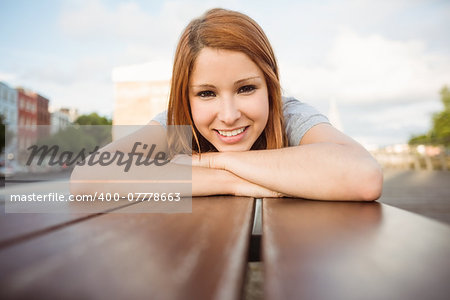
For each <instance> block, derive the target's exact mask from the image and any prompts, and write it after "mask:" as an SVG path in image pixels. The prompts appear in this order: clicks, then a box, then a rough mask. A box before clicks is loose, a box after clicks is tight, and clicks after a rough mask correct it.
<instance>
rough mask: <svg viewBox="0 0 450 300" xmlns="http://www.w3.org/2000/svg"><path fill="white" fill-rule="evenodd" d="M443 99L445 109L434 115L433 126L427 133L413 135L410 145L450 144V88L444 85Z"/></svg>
mask: <svg viewBox="0 0 450 300" xmlns="http://www.w3.org/2000/svg"><path fill="white" fill-rule="evenodd" d="M440 94H441V101H442V104H443V105H444V110H443V111H441V112H438V113H435V114H434V115H433V127H432V128H431V130H430V131H429V132H428V133H427V134H422V135H418V136H413V137H412V138H411V139H410V140H409V144H410V145H417V144H434V145H436V144H439V145H444V146H446V147H449V146H450V89H449V88H448V87H447V86H444V87H443V88H442V89H441V91H440Z"/></svg>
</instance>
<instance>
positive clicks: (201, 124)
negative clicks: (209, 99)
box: [191, 102, 214, 132]
mask: <svg viewBox="0 0 450 300" xmlns="http://www.w3.org/2000/svg"><path fill="white" fill-rule="evenodd" d="M191 112H192V119H193V120H194V124H195V127H197V129H198V130H199V131H200V132H204V131H205V130H208V127H209V125H210V124H211V123H212V121H213V120H214V113H213V111H212V110H211V108H210V107H209V105H205V104H200V103H196V102H191Z"/></svg>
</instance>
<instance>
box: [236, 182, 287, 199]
mask: <svg viewBox="0 0 450 300" xmlns="http://www.w3.org/2000/svg"><path fill="white" fill-rule="evenodd" d="M233 195H234V196H246V197H253V198H281V197H285V195H283V194H282V193H279V192H275V191H272V190H269V189H267V188H265V187H262V186H260V185H257V184H254V183H251V182H248V181H246V180H244V179H240V178H239V182H237V183H236V184H235V185H234V187H233Z"/></svg>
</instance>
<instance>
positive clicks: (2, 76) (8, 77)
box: [0, 71, 17, 81]
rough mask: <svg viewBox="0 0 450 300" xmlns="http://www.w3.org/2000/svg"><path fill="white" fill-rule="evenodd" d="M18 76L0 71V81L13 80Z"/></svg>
mask: <svg viewBox="0 0 450 300" xmlns="http://www.w3.org/2000/svg"><path fill="white" fill-rule="evenodd" d="M16 77H17V75H16V74H13V73H8V72H1V71H0V81H13V80H15V79H16Z"/></svg>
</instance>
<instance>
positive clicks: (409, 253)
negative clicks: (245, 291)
mask: <svg viewBox="0 0 450 300" xmlns="http://www.w3.org/2000/svg"><path fill="white" fill-rule="evenodd" d="M449 237H450V227H449V226H447V225H445V224H442V223H438V222H435V221H432V220H430V219H427V218H424V217H422V216H419V215H416V214H413V213H410V212H406V211H403V210H400V209H397V208H394V207H391V206H388V205H384V204H379V203H352V202H340V203H335V202H322V201H306V200H301V199H264V200H263V242H262V247H263V260H264V271H265V277H264V278H265V280H264V284H265V295H266V298H267V299H333V300H335V299H408V300H410V299H448V295H449V294H450V287H449V285H448V279H449V278H450V259H449V257H450V239H449Z"/></svg>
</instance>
